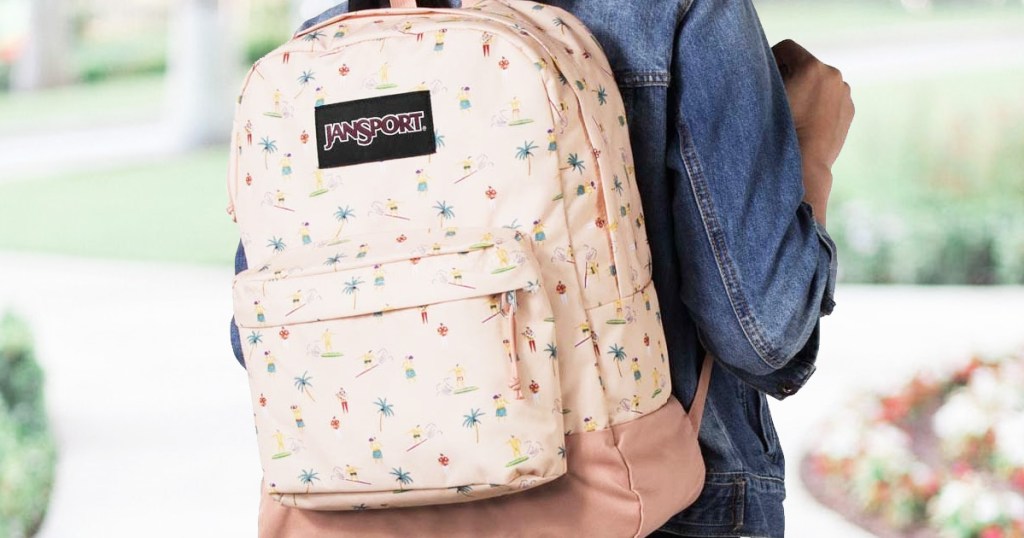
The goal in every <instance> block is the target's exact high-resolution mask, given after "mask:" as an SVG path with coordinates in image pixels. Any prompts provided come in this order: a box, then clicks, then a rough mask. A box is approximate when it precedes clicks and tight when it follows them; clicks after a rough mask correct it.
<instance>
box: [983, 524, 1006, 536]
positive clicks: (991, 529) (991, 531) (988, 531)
mask: <svg viewBox="0 0 1024 538" xmlns="http://www.w3.org/2000/svg"><path fill="white" fill-rule="evenodd" d="M1004 535H1005V533H1004V532H1003V528H1002V527H997V526H996V525H989V526H988V527H985V528H984V529H981V534H979V535H978V537H979V538H1003V536H1004Z"/></svg>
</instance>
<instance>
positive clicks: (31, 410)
mask: <svg viewBox="0 0 1024 538" xmlns="http://www.w3.org/2000/svg"><path fill="white" fill-rule="evenodd" d="M42 389H43V373H42V370H41V369H40V367H39V365H38V364H37V363H36V361H35V357H34V353H33V350H32V338H31V334H30V332H29V330H28V327H27V326H26V325H25V324H24V322H22V321H20V320H19V319H17V318H16V317H14V316H12V315H10V314H8V315H5V316H4V317H3V318H2V319H0V538H23V537H26V536H31V535H32V534H33V533H34V532H35V531H36V530H37V529H38V527H39V525H40V524H41V523H42V520H43V515H44V514H45V513H46V505H47V502H48V501H49V497H50V491H51V489H52V487H53V478H54V465H55V462H56V449H55V447H54V443H53V437H52V435H51V434H50V431H49V429H48V427H47V420H46V406H45V401H44V398H43V390H42Z"/></svg>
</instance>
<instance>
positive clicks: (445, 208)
mask: <svg viewBox="0 0 1024 538" xmlns="http://www.w3.org/2000/svg"><path fill="white" fill-rule="evenodd" d="M434 209H436V210H437V216H438V218H440V219H441V228H444V222H445V221H446V220H450V219H452V218H455V211H454V210H455V207H453V206H450V205H448V204H447V203H446V202H445V201H444V200H441V201H440V202H437V203H436V204H434Z"/></svg>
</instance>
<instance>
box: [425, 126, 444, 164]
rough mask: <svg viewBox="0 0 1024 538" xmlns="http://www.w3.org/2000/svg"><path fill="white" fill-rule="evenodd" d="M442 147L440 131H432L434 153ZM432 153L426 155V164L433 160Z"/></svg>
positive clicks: (442, 138) (442, 140) (442, 141)
mask: <svg viewBox="0 0 1024 538" xmlns="http://www.w3.org/2000/svg"><path fill="white" fill-rule="evenodd" d="M443 147H444V135H443V134H441V132H440V131H438V130H436V129H435V130H434V153H437V152H438V151H439V150H440V149H441V148H443ZM434 153H431V154H430V155H427V162H428V163H429V162H432V161H433V160H434Z"/></svg>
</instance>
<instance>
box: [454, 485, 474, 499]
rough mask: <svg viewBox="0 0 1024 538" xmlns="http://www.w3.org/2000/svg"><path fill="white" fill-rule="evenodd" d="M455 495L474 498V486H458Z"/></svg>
mask: <svg viewBox="0 0 1024 538" xmlns="http://www.w3.org/2000/svg"><path fill="white" fill-rule="evenodd" d="M455 493H458V494H459V495H462V496H463V497H472V496H473V486H456V488H455Z"/></svg>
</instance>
